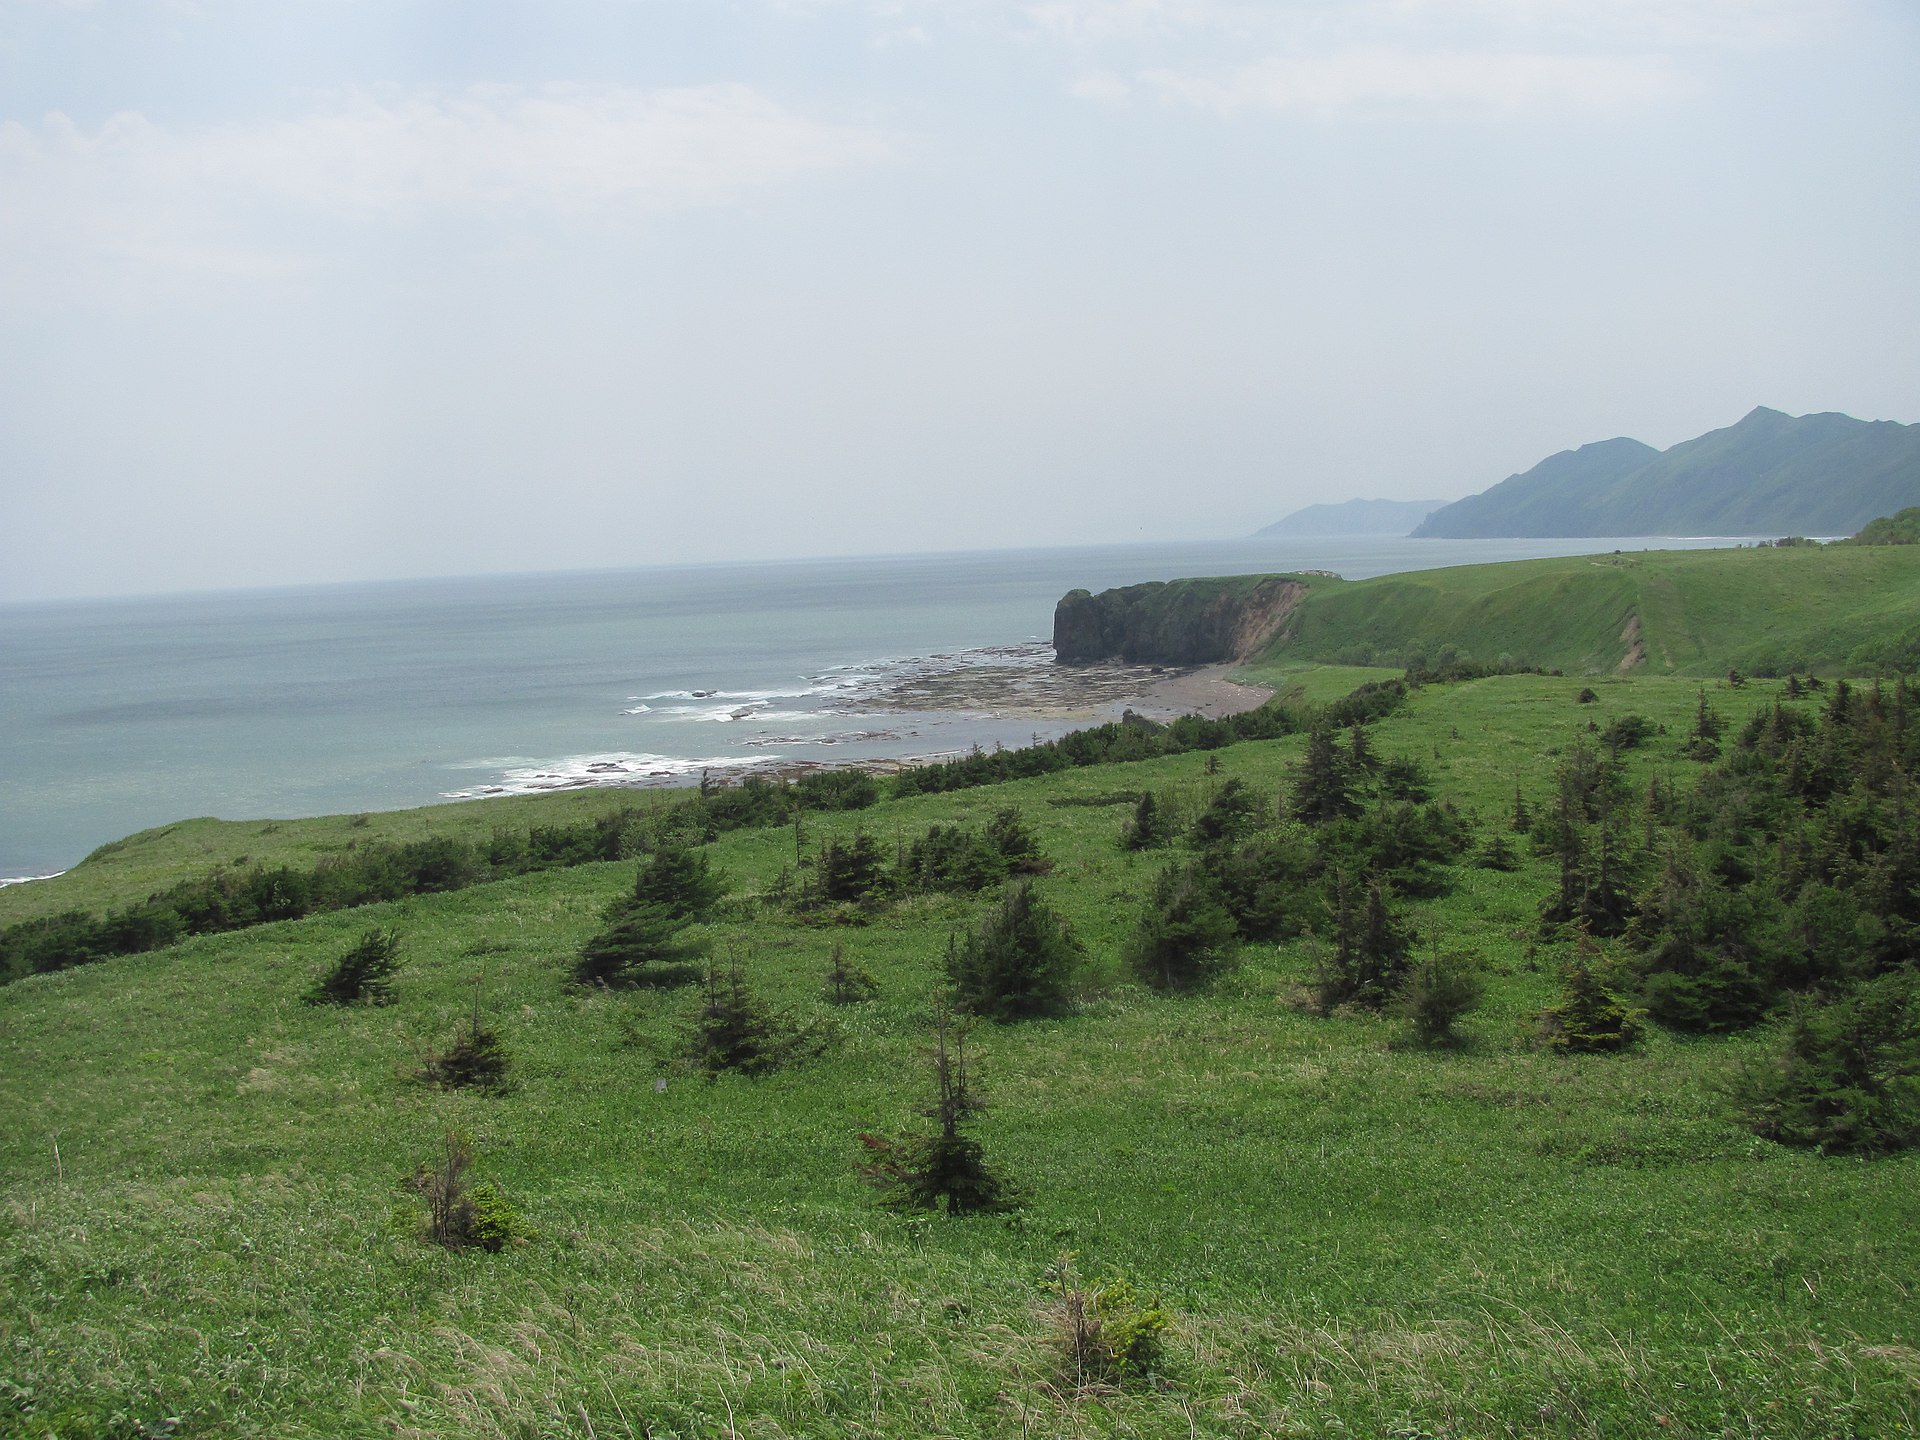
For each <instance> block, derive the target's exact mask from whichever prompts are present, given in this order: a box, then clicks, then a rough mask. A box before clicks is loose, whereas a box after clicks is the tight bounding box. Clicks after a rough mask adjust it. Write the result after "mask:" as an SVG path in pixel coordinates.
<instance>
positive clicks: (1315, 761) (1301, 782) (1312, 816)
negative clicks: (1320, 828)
mask: <svg viewBox="0 0 1920 1440" xmlns="http://www.w3.org/2000/svg"><path fill="white" fill-rule="evenodd" d="M1292 813H1293V814H1294V815H1295V816H1296V817H1298V818H1299V819H1301V820H1304V821H1305V822H1306V823H1307V824H1309V825H1323V824H1325V823H1327V822H1328V821H1330V820H1344V819H1346V818H1348V817H1349V816H1353V815H1358V814H1359V813H1360V806H1359V803H1358V802H1357V801H1355V800H1354V798H1353V787H1352V784H1351V782H1350V781H1349V779H1348V776H1347V767H1346V763H1345V761H1344V760H1343V759H1342V757H1341V754H1340V750H1339V747H1338V746H1337V745H1335V744H1334V740H1333V727H1332V726H1331V725H1328V724H1327V723H1326V722H1325V721H1322V722H1320V723H1319V724H1316V725H1315V726H1314V727H1313V728H1312V729H1311V730H1309V731H1308V732H1307V749H1306V753H1305V755H1303V756H1302V757H1301V761H1300V768H1299V770H1298V772H1297V773H1296V774H1295V776H1294V781H1293V810H1292Z"/></svg>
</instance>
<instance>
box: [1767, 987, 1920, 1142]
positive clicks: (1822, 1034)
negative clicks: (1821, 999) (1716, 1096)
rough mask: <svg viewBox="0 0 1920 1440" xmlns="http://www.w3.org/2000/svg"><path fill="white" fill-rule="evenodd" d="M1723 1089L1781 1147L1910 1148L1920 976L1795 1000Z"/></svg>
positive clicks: (1919, 1097)
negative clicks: (1768, 1051)
mask: <svg viewBox="0 0 1920 1440" xmlns="http://www.w3.org/2000/svg"><path fill="white" fill-rule="evenodd" d="M1733 1093H1734V1098H1735V1101H1736V1103H1737V1105H1738V1107H1739V1110H1740V1113H1741V1117H1742V1118H1743V1119H1744V1120H1745V1121H1746V1123H1747V1125H1748V1126H1749V1127H1750V1128H1751V1129H1752V1130H1753V1132H1754V1134H1756V1135H1760V1136H1764V1137H1765V1138H1766V1139H1769V1140H1777V1141H1779V1142H1780V1143H1781V1144H1782V1145H1804V1146H1809V1147H1812V1148H1815V1149H1818V1150H1820V1151H1822V1152H1823V1153H1828V1154H1847V1155H1887V1154H1892V1153H1893V1152H1895V1151H1898V1150H1905V1149H1908V1148H1910V1147H1912V1146H1914V1145H1920V977H1917V976H1916V975H1915V974H1914V973H1913V972H1911V971H1897V972H1895V973H1893V974H1890V975H1882V976H1880V977H1879V978H1877V979H1874V980H1869V981H1867V982H1866V983H1865V984H1863V985H1861V986H1859V987H1858V988H1857V989H1856V990H1854V991H1853V992H1852V993H1850V994H1847V995H1843V996H1842V997H1840V998H1839V999H1837V1000H1833V1001H1830V1002H1829V1003H1827V1004H1824V1005H1816V1004H1813V1003H1811V1002H1803V1003H1802V1004H1801V1005H1799V1006H1798V1007H1797V1008H1796V1009H1795V1010H1794V1012H1793V1014H1792V1016H1791V1018H1790V1019H1789V1020H1788V1022H1787V1026H1786V1033H1785V1035H1784V1036H1783V1037H1782V1043H1781V1045H1780V1046H1779V1048H1778V1049H1777V1050H1776V1051H1775V1052H1774V1053H1773V1054H1772V1055H1770V1056H1768V1057H1767V1058H1766V1059H1764V1060H1761V1061H1757V1062H1754V1063H1752V1064H1750V1065H1749V1066H1748V1067H1747V1068H1746V1070H1745V1071H1744V1072H1743V1073H1742V1074H1741V1075H1740V1077H1739V1078H1738V1079H1737V1080H1736V1081H1735V1082H1734V1086H1733Z"/></svg>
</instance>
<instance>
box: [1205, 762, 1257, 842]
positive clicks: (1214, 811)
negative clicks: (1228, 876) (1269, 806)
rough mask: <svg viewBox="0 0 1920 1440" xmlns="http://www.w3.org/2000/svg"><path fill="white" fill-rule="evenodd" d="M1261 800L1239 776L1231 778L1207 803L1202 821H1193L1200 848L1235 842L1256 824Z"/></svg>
mask: <svg viewBox="0 0 1920 1440" xmlns="http://www.w3.org/2000/svg"><path fill="white" fill-rule="evenodd" d="M1258 808H1259V801H1258V800H1257V799H1256V798H1255V796H1254V793H1253V791H1252V790H1250V789H1249V788H1248V787H1247V782H1246V781H1244V780H1242V779H1241V778H1240V777H1239V776H1237V775H1234V776H1229V777H1228V778H1227V780H1226V782H1225V783H1224V784H1223V785H1221V787H1220V789H1219V792H1218V793H1217V794H1215V795H1214V797H1213V799H1212V800H1210V801H1208V802H1207V808H1206V809H1205V810H1203V811H1201V812H1200V818H1199V819H1198V820H1196V821H1194V822H1193V840H1194V843H1195V844H1197V845H1217V844H1220V843H1221V842H1223V841H1227V840H1233V839H1236V838H1238V836H1239V835H1240V834H1241V833H1242V832H1243V831H1245V830H1246V829H1247V828H1248V827H1249V826H1250V825H1252V824H1253V823H1254V821H1255V818H1256V817H1255V811H1256V810H1258Z"/></svg>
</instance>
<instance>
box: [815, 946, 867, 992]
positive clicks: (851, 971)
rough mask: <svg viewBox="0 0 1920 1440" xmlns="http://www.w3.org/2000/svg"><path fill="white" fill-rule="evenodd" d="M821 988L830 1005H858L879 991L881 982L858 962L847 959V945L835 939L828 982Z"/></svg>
mask: <svg viewBox="0 0 1920 1440" xmlns="http://www.w3.org/2000/svg"><path fill="white" fill-rule="evenodd" d="M821 989H822V998H823V999H825V1000H826V1002H827V1003H828V1004H829V1005H858V1004H859V1003H860V1002H861V1001H863V1000H871V999H872V998H873V997H874V996H875V995H876V994H878V993H879V990H880V982H879V981H877V980H875V979H874V978H873V976H872V975H870V974H868V973H867V971H866V970H865V969H863V968H862V967H861V966H860V965H859V964H858V963H857V962H855V961H852V960H849V959H847V947H846V946H844V945H842V944H840V943H839V942H838V941H835V942H834V946H833V956H832V959H831V960H830V961H829V962H828V965H827V978H826V983H825V984H824V985H823V986H822V987H821Z"/></svg>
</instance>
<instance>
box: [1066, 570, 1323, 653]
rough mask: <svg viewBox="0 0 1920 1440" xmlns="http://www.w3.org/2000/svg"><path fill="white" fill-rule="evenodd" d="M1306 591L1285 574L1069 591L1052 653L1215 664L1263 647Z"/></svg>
mask: <svg viewBox="0 0 1920 1440" xmlns="http://www.w3.org/2000/svg"><path fill="white" fill-rule="evenodd" d="M1306 593H1307V586H1306V582H1305V581H1302V580H1296V579H1293V578H1291V577H1289V576H1284V575H1241V576H1235V577H1232V578H1228V579H1211V580H1171V581H1159V580H1156V581H1152V582H1150V583H1148V584H1145V585H1127V586H1124V587H1122V588H1121V589H1118V590H1102V591H1101V592H1100V593H1099V594H1098V595H1094V594H1092V593H1090V592H1088V591H1086V590H1073V591H1070V592H1068V593H1067V594H1066V595H1064V596H1062V597H1061V600H1060V603H1059V604H1058V605H1056V606H1055V607H1054V611H1053V648H1054V658H1055V659H1056V660H1058V661H1059V662H1060V663H1061V664H1063V665H1090V664H1094V663H1096V662H1098V661H1102V660H1122V661H1126V662H1127V663H1129V664H1134V665H1213V664H1218V663H1220V662H1222V661H1227V660H1240V659H1245V658H1247V657H1249V656H1252V655H1254V654H1256V653H1258V652H1259V651H1260V650H1262V649H1264V648H1265V647H1266V645H1267V643H1268V642H1269V641H1271V640H1272V639H1273V638H1274V636H1275V635H1277V634H1279V633H1280V630H1281V629H1282V628H1283V627H1284V626H1285V624H1286V622H1287V618H1288V617H1289V616H1290V615H1292V613H1293V611H1294V607H1295V606H1297V605H1298V604H1299V603H1300V600H1301V597H1302V596H1304V595H1305V594H1306Z"/></svg>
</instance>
